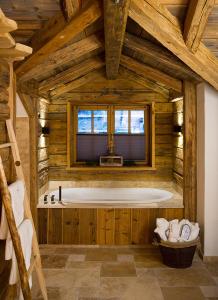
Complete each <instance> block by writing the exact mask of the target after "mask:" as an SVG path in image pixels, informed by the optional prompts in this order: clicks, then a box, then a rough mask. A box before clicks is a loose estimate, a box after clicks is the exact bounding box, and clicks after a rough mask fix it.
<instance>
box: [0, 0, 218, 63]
mask: <svg viewBox="0 0 218 300" xmlns="http://www.w3.org/2000/svg"><path fill="white" fill-rule="evenodd" d="M189 1H190V0H160V2H161V3H162V4H163V5H164V6H166V7H167V9H168V10H169V11H170V12H171V13H172V14H173V15H174V16H175V17H177V18H178V20H179V22H180V24H181V26H183V24H184V21H185V16H186V13H187V7H188V3H189ZM59 2H60V1H59V0H7V1H6V0H0V7H1V9H2V10H3V12H4V13H5V15H6V16H7V17H8V18H11V19H13V20H15V21H16V22H17V24H18V30H16V31H15V32H14V33H13V34H12V35H13V37H14V38H15V40H16V42H17V43H24V44H28V42H29V40H30V39H31V37H32V36H33V35H34V33H35V32H36V31H37V30H39V29H41V28H42V27H43V25H44V24H45V22H46V21H48V20H49V19H50V18H51V17H53V16H55V15H56V14H57V13H58V12H60V4H59ZM80 5H81V3H80ZM141 35H142V36H144V35H146V33H143V30H141ZM202 42H203V43H204V44H205V46H207V47H208V48H209V49H210V50H211V51H212V52H213V53H214V54H215V55H216V56H217V57H218V0H215V6H214V8H213V10H212V11H211V13H210V15H209V18H208V22H207V25H206V28H205V30H204V34H203V40H202Z"/></svg>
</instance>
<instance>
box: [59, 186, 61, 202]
mask: <svg viewBox="0 0 218 300" xmlns="http://www.w3.org/2000/svg"><path fill="white" fill-rule="evenodd" d="M61 198H62V187H61V186H59V200H58V201H59V202H61Z"/></svg>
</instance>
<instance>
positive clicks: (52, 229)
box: [48, 208, 63, 244]
mask: <svg viewBox="0 0 218 300" xmlns="http://www.w3.org/2000/svg"><path fill="white" fill-rule="evenodd" d="M62 217H63V209H62V208H50V209H49V210H48V244H62V243H63V235H62V233H63V218H62Z"/></svg>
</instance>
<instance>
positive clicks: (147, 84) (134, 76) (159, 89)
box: [119, 67, 169, 98]
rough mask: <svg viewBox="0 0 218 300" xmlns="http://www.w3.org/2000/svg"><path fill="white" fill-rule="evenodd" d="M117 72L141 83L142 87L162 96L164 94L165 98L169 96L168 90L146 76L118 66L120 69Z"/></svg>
mask: <svg viewBox="0 0 218 300" xmlns="http://www.w3.org/2000/svg"><path fill="white" fill-rule="evenodd" d="M119 73H120V74H121V75H122V76H123V77H124V78H127V79H128V80H131V81H133V82H136V83H138V84H140V85H142V86H143V87H145V88H147V89H148V90H151V91H154V92H156V93H158V94H161V95H163V96H165V97H166V98H168V97H169V91H168V90H167V89H166V88H164V87H162V86H160V85H158V84H157V83H156V82H154V81H152V80H150V79H147V78H146V77H142V76H140V75H138V74H136V73H134V72H132V71H130V70H128V69H126V68H124V67H120V71H119Z"/></svg>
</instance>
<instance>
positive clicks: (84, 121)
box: [68, 103, 153, 167]
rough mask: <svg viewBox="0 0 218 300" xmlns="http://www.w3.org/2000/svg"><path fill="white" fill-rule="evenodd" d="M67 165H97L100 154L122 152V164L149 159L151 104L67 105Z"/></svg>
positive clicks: (143, 161) (145, 164)
mask: <svg viewBox="0 0 218 300" xmlns="http://www.w3.org/2000/svg"><path fill="white" fill-rule="evenodd" d="M68 120H69V122H68V126H70V128H69V130H68V144H69V147H68V151H69V153H68V165H69V166H70V167H72V166H76V165H77V166H79V165H80V166H82V165H93V166H98V164H99V158H100V156H103V155H108V154H109V153H110V154H114V155H119V156H123V159H124V166H125V165H126V166H132V165H135V166H137V165H139V166H140V165H144V166H151V165H153V163H152V157H153V156H152V155H151V154H152V130H153V128H152V126H151V125H152V105H151V104H147V105H144V106H121V105H119V106H116V105H99V106H91V105H84V106H82V105H81V106H76V105H73V104H70V103H69V106H68Z"/></svg>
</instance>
